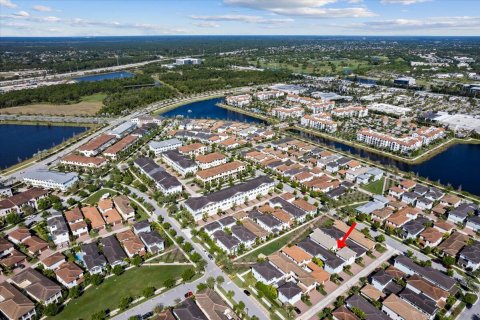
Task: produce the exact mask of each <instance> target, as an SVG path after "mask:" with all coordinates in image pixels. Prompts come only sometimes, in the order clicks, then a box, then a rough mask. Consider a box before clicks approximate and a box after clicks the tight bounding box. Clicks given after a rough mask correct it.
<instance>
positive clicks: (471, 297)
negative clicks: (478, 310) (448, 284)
mask: <svg viewBox="0 0 480 320" xmlns="http://www.w3.org/2000/svg"><path fill="white" fill-rule="evenodd" d="M476 301H477V295H476V294H474V293H466V294H465V295H464V296H463V302H465V303H466V304H467V305H468V306H473V305H474V304H475V302H476Z"/></svg>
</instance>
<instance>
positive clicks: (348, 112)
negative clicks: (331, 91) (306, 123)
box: [332, 106, 368, 118]
mask: <svg viewBox="0 0 480 320" xmlns="http://www.w3.org/2000/svg"><path fill="white" fill-rule="evenodd" d="M332 115H333V116H336V117H339V118H352V117H356V118H363V117H366V116H367V115H368V109H367V108H366V107H362V106H348V107H344V108H336V109H333V110H332Z"/></svg>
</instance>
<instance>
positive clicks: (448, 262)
mask: <svg viewBox="0 0 480 320" xmlns="http://www.w3.org/2000/svg"><path fill="white" fill-rule="evenodd" d="M442 263H443V265H444V266H445V267H447V268H450V267H451V266H453V265H454V264H455V258H454V257H451V256H449V255H445V256H443V258H442Z"/></svg>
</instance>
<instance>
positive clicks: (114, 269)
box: [112, 265, 124, 276]
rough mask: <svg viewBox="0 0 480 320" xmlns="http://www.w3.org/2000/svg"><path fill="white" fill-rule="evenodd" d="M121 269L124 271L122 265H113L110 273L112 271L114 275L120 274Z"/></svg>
mask: <svg viewBox="0 0 480 320" xmlns="http://www.w3.org/2000/svg"><path fill="white" fill-rule="evenodd" d="M123 271H124V270H123V267H122V266H120V265H116V266H115V267H113V269H112V273H113V274H114V275H116V276H119V275H121V274H122V273H123Z"/></svg>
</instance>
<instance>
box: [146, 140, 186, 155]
mask: <svg viewBox="0 0 480 320" xmlns="http://www.w3.org/2000/svg"><path fill="white" fill-rule="evenodd" d="M181 146H182V142H181V141H180V140H178V139H176V138H173V139H169V140H164V141H150V142H149V143H148V147H149V149H150V150H151V151H153V152H154V153H155V155H156V156H159V155H160V154H162V153H163V152H165V151H168V150H175V149H177V148H179V147H181Z"/></svg>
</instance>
